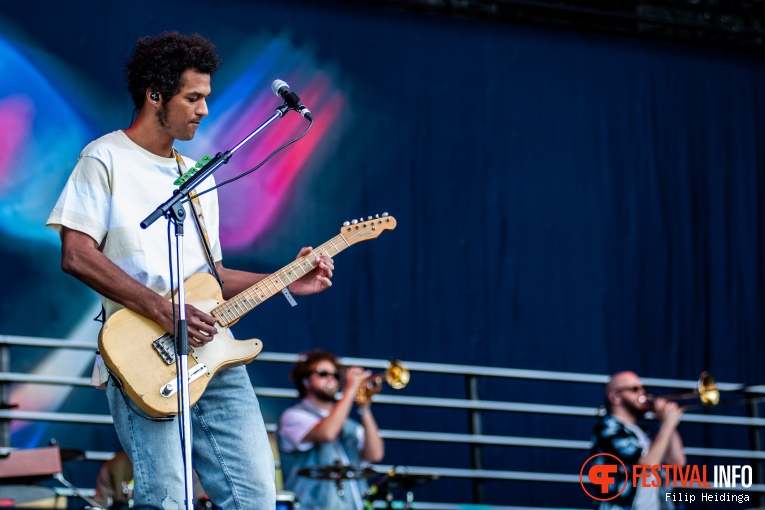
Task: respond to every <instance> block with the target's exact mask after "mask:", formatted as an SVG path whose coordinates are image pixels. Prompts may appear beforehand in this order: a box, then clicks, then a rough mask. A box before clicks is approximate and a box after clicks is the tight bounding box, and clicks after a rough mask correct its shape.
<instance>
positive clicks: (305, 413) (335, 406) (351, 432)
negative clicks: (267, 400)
mask: <svg viewBox="0 0 765 510" xmlns="http://www.w3.org/2000/svg"><path fill="white" fill-rule="evenodd" d="M290 378H291V379H292V382H293V383H294V385H295V388H296V389H297V391H298V394H299V396H300V399H301V400H300V402H299V403H298V404H296V405H294V406H292V407H290V408H289V409H287V410H286V411H284V413H283V414H282V415H281V417H280V419H279V427H278V430H277V442H278V447H279V454H280V457H281V463H282V472H283V474H284V488H285V489H287V490H289V491H292V492H294V493H295V495H296V496H297V499H298V501H300V508H301V510H315V509H326V508H332V509H335V510H345V509H348V510H351V509H353V510H357V509H359V508H363V506H364V504H363V501H362V495H363V494H364V492H365V491H366V490H367V484H366V481H365V480H363V479H347V480H343V481H342V490H339V487H340V485H338V484H336V483H333V482H332V481H327V480H315V479H310V478H306V477H301V476H299V475H298V471H300V470H301V469H303V468H306V467H316V466H327V467H330V466H333V465H337V464H338V463H339V464H340V465H342V466H348V467H349V469H350V470H351V471H352V470H353V469H357V468H358V467H359V465H360V464H361V463H362V462H380V461H381V460H382V458H383V455H384V453H385V447H384V444H383V440H382V438H381V437H380V431H379V429H378V427H377V423H376V421H375V418H374V416H373V415H372V406H371V398H368V399H365V402H364V403H363V404H361V403H360V404H358V405H357V406H356V413H357V414H358V417H359V418H358V421H357V420H355V419H353V418H351V417H350V415H351V411H352V409H353V408H354V400H355V399H356V395H357V393H358V390H359V387H361V386H362V385H364V384H367V383H368V382H369V380H370V379H371V378H372V373H371V371H369V370H363V369H362V368H359V367H348V368H345V369H343V367H342V366H341V365H340V363H338V360H337V357H336V356H335V355H334V354H332V353H330V352H326V351H322V350H313V351H311V352H308V353H305V354H303V355H301V358H300V361H298V362H297V363H296V364H295V366H294V368H293V370H292V373H291V374H290ZM340 391H342V397H340V398H339V399H338V398H337V397H336V396H337V394H338V393H339V392H340Z"/></svg>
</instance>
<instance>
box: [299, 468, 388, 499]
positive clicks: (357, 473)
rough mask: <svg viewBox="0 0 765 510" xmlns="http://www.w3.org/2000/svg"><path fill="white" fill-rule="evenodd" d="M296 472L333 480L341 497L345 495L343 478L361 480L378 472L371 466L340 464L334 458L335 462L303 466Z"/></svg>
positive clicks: (308, 476) (314, 477) (317, 478)
mask: <svg viewBox="0 0 765 510" xmlns="http://www.w3.org/2000/svg"><path fill="white" fill-rule="evenodd" d="M297 474H298V475H299V476H304V477H306V478H312V479H314V480H330V481H333V482H335V486H336V487H337V495H338V496H340V497H341V498H342V497H344V496H345V488H344V487H343V481H344V480H362V479H367V478H372V477H373V476H376V475H379V474H380V473H378V472H377V471H375V470H374V469H372V468H368V467H365V468H362V467H359V466H348V465H344V464H341V463H340V461H339V460H336V461H335V463H334V464H332V465H330V466H309V467H304V468H303V469H301V470H299V471H298V473H297Z"/></svg>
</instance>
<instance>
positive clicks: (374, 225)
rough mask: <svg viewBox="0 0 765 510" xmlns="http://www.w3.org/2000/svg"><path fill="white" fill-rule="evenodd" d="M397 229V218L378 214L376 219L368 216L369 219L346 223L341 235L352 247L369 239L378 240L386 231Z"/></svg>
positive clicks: (386, 214)
mask: <svg viewBox="0 0 765 510" xmlns="http://www.w3.org/2000/svg"><path fill="white" fill-rule="evenodd" d="M394 228H396V218H394V217H393V216H390V215H388V213H382V215H380V214H377V215H375V217H374V218H373V217H371V216H368V217H367V219H363V218H361V219H358V220H352V221H346V222H345V223H343V228H341V229H340V235H341V236H343V238H344V239H345V240H346V242H347V243H348V245H352V244H355V243H358V242H361V241H367V240H369V239H376V238H377V237H378V236H379V235H380V234H382V233H383V232H384V231H386V230H393V229H394Z"/></svg>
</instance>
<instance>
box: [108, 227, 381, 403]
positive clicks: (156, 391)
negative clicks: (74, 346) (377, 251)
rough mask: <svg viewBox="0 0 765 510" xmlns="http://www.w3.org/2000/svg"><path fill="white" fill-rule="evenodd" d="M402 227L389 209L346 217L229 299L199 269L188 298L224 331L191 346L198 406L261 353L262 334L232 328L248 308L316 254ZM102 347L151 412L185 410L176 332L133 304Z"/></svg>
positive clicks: (301, 272)
mask: <svg viewBox="0 0 765 510" xmlns="http://www.w3.org/2000/svg"><path fill="white" fill-rule="evenodd" d="M394 228H396V219H395V218H393V216H388V215H387V213H386V214H383V215H382V216H378V217H376V218H372V217H371V216H370V217H369V218H368V219H367V220H359V221H357V220H353V222H350V223H348V222H346V223H345V224H344V225H343V227H342V229H340V234H339V235H337V236H335V237H334V238H332V239H330V240H329V241H327V242H326V243H324V244H322V245H321V246H319V247H318V248H316V249H314V250H313V251H312V252H311V253H309V254H308V255H306V256H305V257H300V258H299V259H297V260H295V261H294V262H292V263H290V264H288V265H286V266H284V267H283V268H281V269H280V270H278V271H276V272H275V273H274V274H272V275H270V276H267V277H266V278H264V279H263V280H261V281H259V282H258V283H256V284H255V285H253V286H252V287H250V288H248V289H246V290H245V291H243V292H240V293H239V294H237V295H236V296H234V297H233V298H231V299H229V300H228V301H224V300H223V296H222V293H221V289H220V286H219V285H218V282H217V281H216V280H215V278H214V277H213V276H212V275H211V274H208V273H196V274H194V275H192V276H191V277H189V278H188V280H186V283H185V293H186V302H187V303H189V304H192V305H194V306H195V307H196V308H198V309H200V310H201V311H203V312H206V313H208V314H210V315H212V316H213V317H215V318H216V319H217V323H216V325H215V326H216V328H218V333H217V334H216V335H215V337H214V338H213V340H212V341H210V342H209V343H207V344H206V345H204V346H203V347H194V348H191V347H189V356H188V379H189V402H190V403H191V405H194V404H195V403H196V402H197V400H199V398H200V397H201V396H202V394H203V393H204V391H205V389H206V388H207V385H208V384H209V381H210V379H211V378H212V376H213V375H215V373H216V372H217V371H218V370H222V369H224V368H227V367H232V366H237V365H243V364H246V363H249V362H250V361H252V360H254V359H255V358H256V357H257V356H258V354H260V351H261V349H262V348H263V344H262V342H261V341H260V340H258V339H257V338H253V339H250V340H235V339H234V338H233V337H232V336H231V333H229V331H228V328H229V327H230V326H232V325H233V324H235V323H236V322H237V321H238V320H239V319H240V318H242V317H243V316H244V315H245V314H246V313H247V312H249V311H251V310H252V309H254V308H255V307H256V306H258V305H259V304H261V303H263V302H264V301H265V300H266V299H268V298H270V297H271V296H273V295H275V294H278V293H280V292H281V290H282V289H284V288H285V287H287V286H288V285H289V284H291V283H292V282H294V281H295V280H297V279H299V278H302V277H303V276H305V275H306V274H308V273H310V272H311V271H313V270H314V269H316V267H317V263H316V256H317V255H328V256H330V257H334V256H335V255H337V254H338V253H340V252H341V251H343V250H345V249H346V248H348V247H349V246H352V245H354V244H356V243H358V242H361V241H366V240H369V239H376V238H377V237H378V236H379V235H380V234H381V233H382V232H384V231H386V230H393V229H394ZM98 348H99V350H100V352H101V356H102V357H103V359H104V362H105V363H106V366H107V367H108V368H109V370H110V371H111V373H112V374H113V375H114V376H115V377H117V379H119V381H120V383H121V385H122V388H123V389H124V390H125V392H126V393H127V394H128V396H129V397H130V398H131V399H132V400H133V401H134V402H135V403H136V404H137V405H138V407H140V408H141V409H142V410H143V411H145V412H146V413H147V414H149V415H150V416H155V417H166V416H172V415H175V414H178V413H179V409H178V398H177V392H178V384H179V381H178V378H177V369H176V358H177V356H176V351H175V339H174V337H173V336H172V335H171V334H169V333H167V332H165V331H164V330H163V329H162V327H160V326H159V325H158V324H157V323H156V322H154V321H152V320H150V319H147V318H146V317H144V316H142V315H140V314H137V313H135V312H133V311H131V310H128V309H127V308H124V309H122V310H120V311H118V312H115V313H114V314H112V316H111V317H109V319H108V320H107V321H106V322H105V323H104V325H103V327H102V328H101V333H100V335H99V337H98Z"/></svg>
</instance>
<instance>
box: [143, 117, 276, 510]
mask: <svg viewBox="0 0 765 510" xmlns="http://www.w3.org/2000/svg"><path fill="white" fill-rule="evenodd" d="M289 110H290V107H289V106H288V105H287V104H286V103H285V104H283V105H282V106H280V107H278V108H277V109H276V111H275V112H274V114H273V115H271V117H270V118H269V119H268V120H266V121H265V122H264V123H263V124H261V125H260V126H258V128H257V129H255V131H253V132H252V133H250V134H249V135H248V136H247V137H245V138H244V140H242V141H241V142H239V143H238V144H237V145H236V146H234V148H232V149H231V150H229V151H226V152H225V153H220V152H219V153H218V154H216V155H215V157H214V158H212V159H211V160H210V161H208V162H207V163H206V164H205V165H204V166H202V168H200V169H199V171H197V172H196V173H195V174H194V175H192V176H190V177H189V178H188V180H187V181H186V182H184V183H182V184H181V185H180V187H179V188H178V189H177V190H175V191H174V192H173V196H172V197H170V198H169V199H168V200H166V201H165V202H164V203H163V204H162V205H160V206H159V207H157V209H155V210H154V212H153V213H151V214H150V215H149V216H147V217H146V219H144V220H143V221H142V222H141V228H144V229H145V228H147V227H149V226H150V225H151V224H152V223H154V222H155V221H157V220H158V219H159V218H160V217H162V216H165V217H166V218H167V219H168V221H171V222H172V223H173V225H174V226H175V239H176V274H177V282H178V324H177V327H176V346H175V350H176V355H177V358H178V361H179V368H178V374H177V376H176V387H177V388H178V392H179V396H180V399H181V406H180V407H181V408H180V410H179V415H180V418H179V419H180V420H181V425H182V434H183V437H182V446H181V448H182V450H183V469H184V482H185V483H184V486H185V493H186V510H193V506H192V498H193V490H192V489H193V481H192V472H191V412H190V407H191V406H190V401H189V391H188V390H189V378H188V375H187V374H188V362H189V337H188V328H187V325H186V289H185V286H184V274H185V272H184V267H183V220H184V219H185V218H186V210H185V209H184V207H183V203H184V201H188V197H189V193H191V191H192V190H193V189H194V188H196V187H197V186H198V185H199V184H200V183H201V182H202V181H204V180H205V179H206V178H207V177H209V176H210V175H212V174H213V172H215V171H216V170H218V169H219V168H220V167H221V165H224V164H226V163H228V160H229V159H231V156H232V155H233V154H234V153H235V152H236V151H238V150H239V149H241V148H242V146H243V145H244V144H246V143H247V142H249V141H250V140H251V139H252V138H253V137H255V135H257V134H258V133H260V132H261V131H263V129H265V128H266V127H267V126H268V125H269V124H271V123H272V122H273V121H275V120H276V119H279V118H282V117H284V115H285V114H286V113H287V112H288V111H289ZM185 176H188V173H187V174H185V175H184V177H185ZM170 292H171V295H172V292H173V289H170ZM181 374H184V376H183V377H181Z"/></svg>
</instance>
